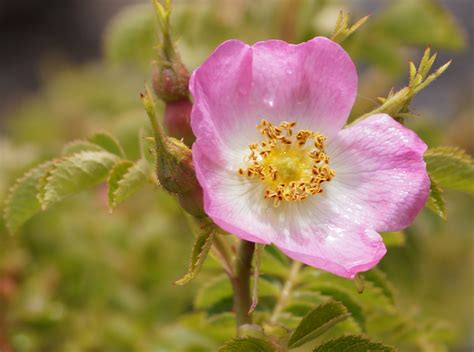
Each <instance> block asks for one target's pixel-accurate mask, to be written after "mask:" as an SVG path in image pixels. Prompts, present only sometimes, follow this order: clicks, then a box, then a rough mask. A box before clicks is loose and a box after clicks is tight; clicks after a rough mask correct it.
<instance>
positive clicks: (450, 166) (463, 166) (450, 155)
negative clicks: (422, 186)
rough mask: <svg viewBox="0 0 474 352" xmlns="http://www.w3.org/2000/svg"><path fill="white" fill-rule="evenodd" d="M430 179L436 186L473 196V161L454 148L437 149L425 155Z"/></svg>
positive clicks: (429, 150)
mask: <svg viewBox="0 0 474 352" xmlns="http://www.w3.org/2000/svg"><path fill="white" fill-rule="evenodd" d="M425 161H426V166H427V168H428V172H429V173H430V177H431V178H432V180H433V181H435V182H436V184H437V185H439V186H441V187H446V188H452V189H455V190H459V191H463V192H469V193H471V194H474V161H473V160H472V158H471V156H469V155H468V154H466V152H464V151H463V150H461V149H459V148H456V147H437V148H432V149H428V151H427V152H426V153H425Z"/></svg>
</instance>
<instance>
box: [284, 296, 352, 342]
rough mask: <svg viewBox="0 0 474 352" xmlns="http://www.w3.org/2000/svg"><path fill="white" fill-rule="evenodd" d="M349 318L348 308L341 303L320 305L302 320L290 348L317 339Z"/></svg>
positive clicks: (294, 333) (332, 302)
mask: <svg viewBox="0 0 474 352" xmlns="http://www.w3.org/2000/svg"><path fill="white" fill-rule="evenodd" d="M349 316H350V314H349V313H348V312H347V309H346V307H345V306H344V305H342V304H341V303H340V302H336V301H329V302H327V303H323V304H321V305H319V306H318V307H316V308H315V309H314V310H312V311H311V312H310V313H309V314H308V315H306V316H305V317H304V318H303V319H302V320H301V323H300V324H299V325H298V326H297V328H296V330H295V331H294V332H293V333H292V334H291V336H290V340H289V341H288V347H290V348H294V347H298V346H301V345H303V344H304V343H306V342H308V341H311V340H313V339H315V338H316V337H318V336H319V335H321V334H322V333H324V332H326V331H327V330H328V329H330V328H331V327H333V326H334V325H336V324H337V323H339V322H341V321H343V320H345V319H347V318H348V317H349Z"/></svg>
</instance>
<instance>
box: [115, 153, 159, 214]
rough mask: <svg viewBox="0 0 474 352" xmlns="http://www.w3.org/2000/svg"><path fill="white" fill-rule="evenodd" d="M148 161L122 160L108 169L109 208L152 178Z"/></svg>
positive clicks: (116, 204)
mask: <svg viewBox="0 0 474 352" xmlns="http://www.w3.org/2000/svg"><path fill="white" fill-rule="evenodd" d="M150 171H151V170H150V165H149V163H148V161H146V160H143V159H140V160H138V161H137V162H135V163H133V162H131V161H128V160H123V161H121V162H119V163H117V164H116V165H115V166H114V168H113V169H112V170H111V171H110V174H109V177H108V180H107V183H108V192H107V193H108V199H109V207H110V209H114V208H116V207H117V206H118V205H119V204H120V203H122V202H123V201H124V200H126V199H127V198H128V197H130V196H131V195H132V194H134V193H135V192H136V191H137V190H138V189H140V188H141V187H142V186H143V185H145V184H146V182H147V181H148V180H151V179H152V176H150V174H151V172H150Z"/></svg>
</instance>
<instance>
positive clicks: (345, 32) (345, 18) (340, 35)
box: [331, 11, 369, 43]
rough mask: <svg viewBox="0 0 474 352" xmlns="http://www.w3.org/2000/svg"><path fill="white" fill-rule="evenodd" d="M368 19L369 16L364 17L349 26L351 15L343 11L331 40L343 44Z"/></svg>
mask: <svg viewBox="0 0 474 352" xmlns="http://www.w3.org/2000/svg"><path fill="white" fill-rule="evenodd" d="M368 18H369V16H365V17H362V18H361V19H360V20H358V21H357V22H356V23H354V24H353V25H351V26H349V20H350V15H349V14H348V13H344V12H343V11H341V12H340V13H339V16H338V17H337V21H336V27H335V29H334V34H333V35H332V37H331V40H333V41H335V42H336V43H341V42H342V41H344V40H345V39H346V38H347V37H349V36H350V35H351V34H352V33H354V32H355V31H356V30H357V29H358V28H359V27H360V26H362V25H363V24H364V23H365V21H367V19H368Z"/></svg>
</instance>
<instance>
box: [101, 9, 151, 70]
mask: <svg viewBox="0 0 474 352" xmlns="http://www.w3.org/2000/svg"><path fill="white" fill-rule="evenodd" d="M154 27H155V26H154V19H153V12H152V11H150V8H149V5H132V6H128V7H125V9H123V10H122V11H121V12H120V13H119V15H117V16H116V17H115V18H114V19H113V20H112V21H111V22H110V24H109V25H108V27H107V29H106V31H105V38H104V39H105V44H104V45H105V55H106V58H107V59H108V60H109V61H110V62H112V63H129V64H139V65H141V66H142V67H148V65H149V64H150V61H151V60H152V59H153V53H154V50H153V47H154V45H155V43H156V35H155V28H154Z"/></svg>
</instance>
